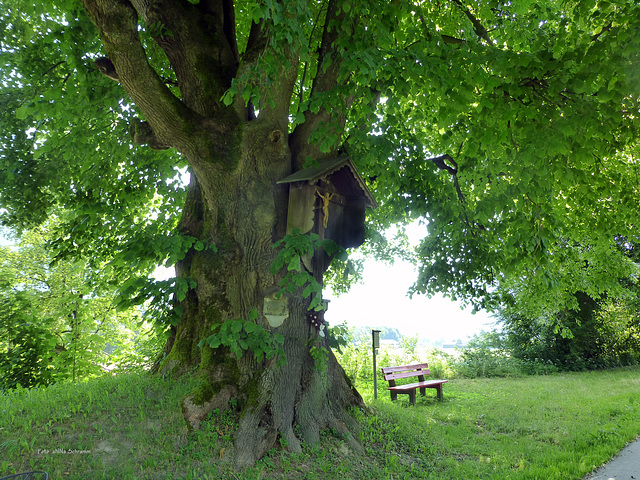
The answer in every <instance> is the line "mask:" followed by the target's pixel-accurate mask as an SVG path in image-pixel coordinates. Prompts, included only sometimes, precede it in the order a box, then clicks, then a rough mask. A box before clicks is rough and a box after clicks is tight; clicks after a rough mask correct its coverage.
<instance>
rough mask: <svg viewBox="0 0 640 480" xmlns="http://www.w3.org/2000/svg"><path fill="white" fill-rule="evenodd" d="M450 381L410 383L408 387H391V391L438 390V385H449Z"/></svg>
mask: <svg viewBox="0 0 640 480" xmlns="http://www.w3.org/2000/svg"><path fill="white" fill-rule="evenodd" d="M448 381H449V380H428V381H426V382H417V383H408V384H406V385H396V386H395V387H389V388H388V389H389V390H396V391H402V390H415V389H416V388H436V387H437V386H438V385H442V384H443V383H447V382H448Z"/></svg>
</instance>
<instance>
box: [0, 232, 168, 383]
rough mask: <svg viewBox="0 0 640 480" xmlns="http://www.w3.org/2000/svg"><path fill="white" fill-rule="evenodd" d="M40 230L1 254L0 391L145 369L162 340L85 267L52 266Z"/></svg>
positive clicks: (2, 249)
mask: <svg viewBox="0 0 640 480" xmlns="http://www.w3.org/2000/svg"><path fill="white" fill-rule="evenodd" d="M46 234H47V231H46V230H42V231H30V232H26V233H25V235H24V237H23V239H22V241H21V242H20V243H19V244H18V245H16V246H14V247H0V332H1V334H0V388H4V389H7V388H14V387H15V386H16V385H17V384H20V385H21V386H22V387H25V388H26V387H31V386H35V385H48V384H51V383H54V382H57V381H61V380H72V381H76V380H78V379H83V378H90V377H93V376H97V375H100V374H103V373H104V371H105V369H106V368H109V369H111V370H112V371H118V369H119V368H122V367H127V368H136V367H142V366H145V365H147V366H148V365H150V364H151V363H152V361H153V359H155V357H157V355H158V352H159V348H160V337H159V335H158V334H157V332H156V331H155V329H154V328H153V324H150V323H146V322H144V320H143V318H142V315H141V314H140V313H139V312H136V311H135V310H133V309H132V310H128V311H123V312H116V309H115V306H114V303H113V301H114V297H115V287H113V286H109V285H108V283H106V282H105V279H104V278H99V275H98V273H97V272H96V271H94V270H93V269H92V268H91V267H90V266H89V265H88V263H87V262H86V261H82V260H79V261H73V260H62V261H59V262H57V263H55V264H52V262H51V260H52V259H51V257H50V256H49V255H48V254H47V251H46V249H45V239H46Z"/></svg>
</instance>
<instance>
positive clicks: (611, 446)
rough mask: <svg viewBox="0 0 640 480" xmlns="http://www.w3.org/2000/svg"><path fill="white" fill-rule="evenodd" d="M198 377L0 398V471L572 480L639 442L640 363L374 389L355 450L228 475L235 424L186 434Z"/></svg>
mask: <svg viewBox="0 0 640 480" xmlns="http://www.w3.org/2000/svg"><path fill="white" fill-rule="evenodd" d="M196 382H197V379H194V378H190V377H185V378H183V379H181V380H180V381H166V380H163V379H162V378H161V377H158V376H156V377H153V376H148V375H138V374H132V375H121V376H118V377H104V378H100V379H96V380H92V381H90V382H86V383H81V384H77V385H72V384H60V385H54V386H52V387H48V388H43V389H34V390H31V391H22V392H19V393H11V394H9V395H6V396H0V476H3V475H9V474H11V473H14V472H21V471H27V470H36V469H37V470H44V471H47V472H49V474H50V478H52V479H58V478H64V479H67V478H68V479H88V478H98V479H99V478H109V479H111V478H113V479H152V478H153V479H178V478H180V479H196V478H198V479H200V478H202V479H218V478H228V479H276V478H305V479H334V478H335V479H341V480H345V479H387V478H388V479H402V478H407V479H412V478H429V479H460V478H462V479H496V480H497V479H505V478H513V479H540V480H550V479H575V480H578V479H580V478H582V477H583V476H584V475H585V474H587V473H588V472H590V471H592V470H593V469H594V468H595V467H597V466H599V465H601V464H602V463H604V462H606V461H607V460H608V459H609V458H610V457H611V456H612V455H614V454H615V453H616V452H617V451H619V450H620V449H621V448H622V447H623V446H624V445H625V443H626V442H628V441H630V440H632V439H634V438H635V437H636V436H637V435H638V434H640V368H625V369H617V370H610V371H600V372H586V373H572V374H560V375H553V376H539V377H522V378H508V379H480V380H459V379H455V380H451V381H450V382H449V383H447V384H446V385H445V388H444V401H443V402H436V401H435V398H434V397H435V392H434V391H427V396H426V397H420V396H418V404H417V406H416V407H412V406H410V405H409V401H408V396H406V395H402V396H400V397H399V401H398V402H395V403H392V402H391V401H390V400H389V396H388V394H387V392H386V390H385V387H384V385H379V386H378V388H379V398H378V399H377V400H374V399H373V387H372V385H370V384H367V383H362V384H360V385H358V388H359V390H360V391H361V392H362V394H363V396H364V397H365V399H366V401H367V404H368V406H369V408H368V409H367V411H365V412H354V413H355V414H356V415H357V416H358V418H359V419H360V423H361V425H362V433H361V440H362V443H363V445H364V447H365V454H364V455H362V454H357V453H355V452H353V451H352V450H350V449H349V448H348V447H347V446H346V444H345V443H344V442H343V441H342V440H341V439H340V438H337V437H335V436H334V435H332V432H330V431H327V432H325V434H324V435H323V443H322V445H320V446H316V447H307V448H305V449H304V451H303V453H301V454H291V453H286V452H283V451H282V450H280V449H278V450H274V451H272V452H270V453H269V454H268V455H267V457H266V458H264V459H263V460H261V461H260V462H259V463H258V464H257V465H256V466H255V467H254V468H253V469H251V470H248V471H245V472H236V471H234V470H233V469H232V467H231V465H230V463H229V459H230V458H231V455H232V445H231V436H232V434H233V429H234V426H235V423H236V418H234V416H233V415H228V414H218V415H212V417H211V419H210V420H209V421H207V422H204V423H203V426H202V428H201V429H200V430H199V431H197V432H193V433H189V432H188V431H187V428H186V426H185V423H184V421H183V419H182V413H181V410H180V400H181V398H182V397H183V396H184V395H186V394H187V392H189V391H190V390H191V389H192V388H193V387H194V384H195V383H196Z"/></svg>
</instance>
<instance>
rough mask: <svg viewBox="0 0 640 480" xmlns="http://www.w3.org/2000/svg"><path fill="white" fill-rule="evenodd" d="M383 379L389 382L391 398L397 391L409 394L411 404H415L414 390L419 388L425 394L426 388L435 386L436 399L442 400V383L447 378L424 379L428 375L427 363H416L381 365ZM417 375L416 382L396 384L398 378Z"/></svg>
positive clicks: (395, 396) (396, 394)
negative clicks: (396, 365) (392, 365)
mask: <svg viewBox="0 0 640 480" xmlns="http://www.w3.org/2000/svg"><path fill="white" fill-rule="evenodd" d="M382 373H383V374H384V379H385V380H386V381H388V382H389V391H390V393H391V400H396V399H397V398H398V394H399V393H406V394H407V395H409V400H411V404H412V405H414V406H415V404H416V390H417V389H420V393H421V394H422V395H426V393H427V388H435V389H436V391H437V393H438V400H442V385H444V384H445V383H447V382H448V381H449V380H425V379H424V376H425V375H429V374H430V373H431V371H430V370H429V364H427V363H419V364H417V365H401V366H399V367H382ZM412 377H418V381H417V382H416V383H408V384H405V385H396V380H397V379H400V378H412Z"/></svg>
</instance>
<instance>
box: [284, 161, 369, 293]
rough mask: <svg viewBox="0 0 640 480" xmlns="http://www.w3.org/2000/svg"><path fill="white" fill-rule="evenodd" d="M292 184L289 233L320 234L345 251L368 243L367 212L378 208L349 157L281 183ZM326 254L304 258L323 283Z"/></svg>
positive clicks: (321, 253) (307, 266)
mask: <svg viewBox="0 0 640 480" xmlns="http://www.w3.org/2000/svg"><path fill="white" fill-rule="evenodd" d="M278 183H279V184H288V185H289V212H288V216H287V233H291V232H292V231H293V229H294V228H298V229H300V233H302V234H306V233H316V234H318V236H319V237H320V239H325V238H327V239H331V240H333V241H334V242H336V243H337V244H338V245H340V246H341V247H344V248H354V247H359V246H360V245H362V244H363V243H364V234H365V226H364V220H365V210H366V209H367V208H376V207H377V206H378V205H377V203H376V201H375V199H374V198H373V195H372V194H371V192H370V191H369V189H368V188H367V186H366V185H365V183H364V180H363V179H362V177H361V176H360V174H359V173H358V172H357V170H356V167H355V166H354V165H353V162H351V159H350V158H349V157H347V156H343V157H338V158H330V159H325V160H321V161H319V162H318V163H317V164H316V165H314V166H312V167H309V168H304V169H302V170H298V171H297V172H295V173H293V174H292V175H289V176H288V177H286V178H284V179H282V180H280V181H279V182H278ZM329 260H330V259H329V258H328V256H327V255H326V254H324V252H320V254H318V253H316V255H314V257H313V259H311V258H306V259H303V261H304V264H305V267H306V268H307V270H308V271H310V272H312V274H313V275H314V277H316V279H317V280H318V281H319V282H322V275H323V273H324V272H325V270H326V269H327V268H328V266H329Z"/></svg>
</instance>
